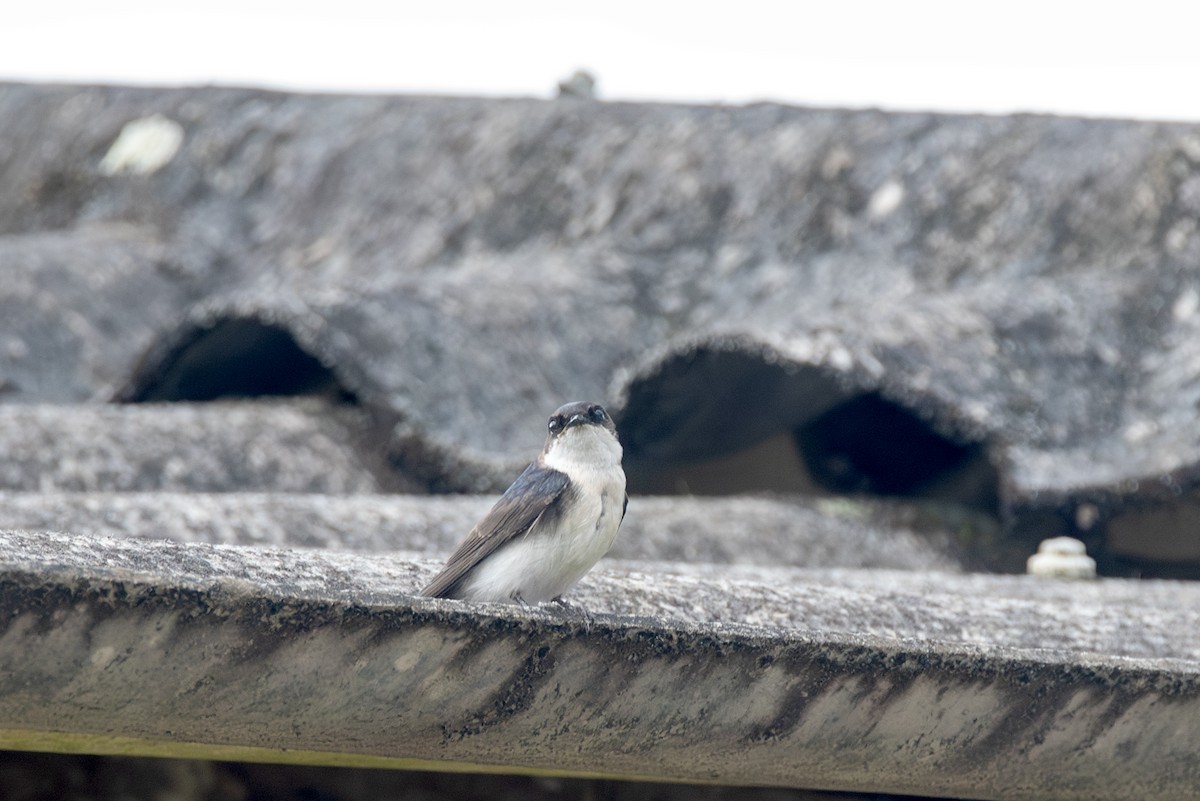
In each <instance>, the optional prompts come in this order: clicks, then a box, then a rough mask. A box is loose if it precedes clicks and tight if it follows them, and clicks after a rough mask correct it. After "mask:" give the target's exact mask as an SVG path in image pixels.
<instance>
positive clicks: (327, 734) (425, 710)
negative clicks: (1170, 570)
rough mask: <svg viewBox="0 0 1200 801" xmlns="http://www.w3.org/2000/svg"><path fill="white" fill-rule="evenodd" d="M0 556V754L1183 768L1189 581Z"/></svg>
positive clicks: (1147, 785) (871, 775)
mask: <svg viewBox="0 0 1200 801" xmlns="http://www.w3.org/2000/svg"><path fill="white" fill-rule="evenodd" d="M0 565H2V568H0V603H2V604H3V608H4V609H5V610H6V614H5V615H4V616H3V618H0V627H2V633H0V667H2V668H3V669H2V670H0V731H2V732H3V735H4V737H5V738H6V739H8V740H9V741H10V742H9V743H8V744H10V745H12V744H17V745H19V738H20V737H21V732H37V731H46V730H52V731H62V732H77V733H86V734H92V735H97V736H101V735H102V736H120V737H127V738H137V739H141V740H144V741H148V742H161V741H163V740H167V741H172V740H177V741H182V742H188V743H209V744H212V745H223V746H243V747H246V746H249V747H258V748H267V749H279V748H287V749H296V750H302V751H308V752H316V754H317V756H315V757H314V758H315V759H317V760H320V754H321V753H327V754H331V755H335V754H343V755H344V754H346V753H350V754H360V755H361V754H365V755H376V756H384V757H387V756H393V757H397V758H410V759H412V758H416V759H426V760H452V761H457V762H470V763H483V764H491V765H505V766H511V767H512V768H514V769H522V770H539V769H540V770H555V771H566V772H571V771H586V772H596V771H597V770H600V772H603V773H608V774H610V775H653V776H660V777H666V778H680V779H692V780H700V781H710V782H725V783H753V784H775V785H793V786H803V787H813V788H825V789H847V790H871V791H888V792H901V793H915V792H921V793H924V794H935V795H951V796H958V797H973V798H997V799H1025V798H1029V799H1032V798H1038V799H1056V798H1062V799H1083V798H1091V799H1109V798H1112V799H1116V798H1129V797H1138V798H1146V799H1167V798H1172V799H1173V798H1179V797H1184V796H1186V795H1187V793H1189V792H1190V791H1191V789H1193V788H1194V787H1195V786H1196V782H1197V781H1198V780H1200V763H1198V762H1197V760H1196V758H1195V756H1196V755H1195V742H1196V739H1197V736H1198V735H1200V730H1198V729H1197V727H1198V726H1200V639H1198V638H1197V635H1196V632H1197V631H1200V625H1198V624H1200V612H1197V611H1195V610H1197V609H1200V596H1198V595H1197V593H1198V592H1200V590H1197V588H1196V587H1195V586H1193V585H1187V584H1175V583H1170V582H1126V581H1119V580H1103V581H1098V582H1094V583H1090V584H1086V585H1083V584H1065V583H1060V582H1054V581H1045V580H1035V579H1032V578H1025V577H987V576H953V575H932V574H931V575H924V576H921V575H917V574H914V573H911V572H907V571H904V572H897V573H888V572H880V571H867V572H863V573H858V574H855V573H841V574H839V573H831V574H827V575H825V577H824V578H820V576H821V575H822V572H821V571H799V570H788V569H768V568H728V567H726V568H721V569H714V570H713V571H712V573H711V574H706V573H705V571H703V570H701V569H698V568H696V567H694V566H687V567H683V566H681V567H678V568H675V569H664V568H663V567H662V566H655V567H652V568H649V569H647V568H646V567H643V568H641V569H639V568H638V567H637V566H634V565H629V566H621V565H616V566H614V568H613V569H611V570H607V571H605V572H603V573H601V574H597V575H593V576H591V577H589V578H588V579H586V580H585V582H584V584H583V585H582V589H581V592H580V593H579V594H578V598H579V599H580V600H582V601H583V602H584V603H586V604H588V606H589V607H590V609H591V610H592V611H593V612H594V613H595V614H596V617H595V620H594V621H593V622H592V623H591V624H590V626H587V625H585V624H584V623H583V622H582V621H581V619H579V618H578V617H574V616H571V615H569V614H568V615H567V616H565V617H564V616H563V613H560V612H558V611H551V610H546V609H522V608H520V607H512V606H502V605H501V606H495V605H492V606H470V605H464V604H461V603H459V602H448V601H430V600H423V599H415V598H412V597H411V596H409V595H408V593H410V592H411V591H412V590H413V589H414V588H415V587H416V586H418V585H419V583H420V582H421V581H422V580H423V579H424V578H426V577H428V575H429V574H430V571H432V570H433V569H435V567H436V563H433V562H430V561H421V562H411V561H386V562H385V561H382V560H378V559H368V558H364V557H362V556H357V555H351V554H332V553H327V552H315V551H285V550H270V549H242V548H233V547H228V546H202V545H179V544H175V543H169V542H134V541H128V540H96V539H92V538H86V537H84V538H79V537H76V538H72V537H66V536H62V535H51V534H37V533H22V532H6V533H4V534H3V535H0ZM651 571H652V572H651ZM1193 596H1195V597H1193ZM281 721H286V722H287V725H280V722H281ZM328 758H334V757H333V756H330V757H328Z"/></svg>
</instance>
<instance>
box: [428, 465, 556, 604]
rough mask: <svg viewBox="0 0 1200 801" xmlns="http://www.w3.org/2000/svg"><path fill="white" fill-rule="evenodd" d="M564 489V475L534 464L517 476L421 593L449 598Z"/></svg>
mask: <svg viewBox="0 0 1200 801" xmlns="http://www.w3.org/2000/svg"><path fill="white" fill-rule="evenodd" d="M566 488H567V475H566V473H560V472H559V471H557V470H553V469H551V468H549V467H541V466H539V465H538V464H537V463H536V462H535V463H534V464H531V465H529V467H526V468H525V472H523V473H521V475H519V476H517V480H516V481H514V482H513V483H512V486H511V487H509V488H508V489H507V490H505V491H504V494H503V495H502V496H500V500H498V501H496V505H495V506H493V507H492V510H491V511H490V512H488V513H487V514H486V515H485V516H484V518H483V520H480V521H479V522H478V523H476V524H475V528H473V529H471V533H470V534H468V535H467V538H466V539H465V540H463V542H462V544H461V545H459V546H458V550H456V551H455V552H454V554H453V555H451V557H450V559H449V561H447V562H446V566H445V567H443V568H442V571H441V572H440V573H438V574H437V575H436V576H434V577H433V581H431V582H429V586H427V587H426V588H425V589H423V590H421V594H422V595H424V596H427V597H429V598H451V597H454V592H455V590H456V589H457V588H458V584H459V583H460V582H461V581H462V580H463V578H464V577H465V576H466V575H467V573H468V571H470V570H471V568H473V567H475V566H476V565H477V564H479V563H480V562H481V561H483V560H484V559H485V558H487V556H488V555H489V554H491V553H492V552H494V551H495V550H496V549H497V548H499V547H500V546H501V545H504V544H505V543H506V542H508V541H509V540H511V539H513V538H514V537H519V536H521V535H522V534H524V533H525V532H526V531H529V529H530V528H531V527H532V526H533V524H534V523H536V522H537V521H538V518H540V517H541V516H542V515H543V514H545V512H546V510H547V509H549V508H550V507H551V506H552V505H554V504H556V503H557V502H558V500H559V499H560V498H561V497H562V495H563V490H565V489H566Z"/></svg>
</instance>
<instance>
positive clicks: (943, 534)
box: [0, 491, 1027, 572]
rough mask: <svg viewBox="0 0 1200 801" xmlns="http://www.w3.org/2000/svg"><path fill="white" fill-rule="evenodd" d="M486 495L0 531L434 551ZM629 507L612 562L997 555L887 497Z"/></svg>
mask: <svg viewBox="0 0 1200 801" xmlns="http://www.w3.org/2000/svg"><path fill="white" fill-rule="evenodd" d="M494 502H495V497H494V496H453V495H443V496H433V497H429V496H412V495H379V494H366V493H359V494H354V495H342V496H338V495H323V494H316V493H311V494H287V493H260V492H231V493H194V492H91V493H77V492H47V493H29V492H3V491H0V529H3V528H19V529H30V530H60V531H70V532H75V533H79V534H100V535H107V536H123V537H142V538H149V539H169V540H175V541H177V542H204V543H213V544H216V543H223V544H229V545H274V546H290V547H302V548H328V549H333V550H349V551H366V552H371V553H381V552H388V551H424V552H426V553H429V554H431V555H438V556H441V555H445V554H448V553H449V552H450V551H452V550H453V549H454V548H455V547H456V546H457V545H458V543H459V542H460V541H461V540H462V538H463V537H464V536H466V534H467V532H468V531H470V530H471V527H472V526H473V525H474V524H475V523H476V522H478V521H479V520H480V519H481V518H482V517H483V515H484V514H485V513H486V512H487V510H488V509H489V508H490V507H491V505H492V503H494ZM629 509H630V512H629V513H628V514H627V515H626V518H625V521H624V522H623V523H622V525H621V531H620V534H619V536H618V537H617V541H616V543H615V545H614V546H613V550H612V552H611V553H610V556H612V557H615V558H619V559H643V560H667V561H682V562H708V563H716V564H749V565H776V566H778V565H794V566H799V567H803V566H807V567H860V568H868V567H881V568H898V569H910V570H939V571H949V572H954V571H958V570H961V569H962V567H963V565H964V564H970V563H971V560H972V559H975V560H977V561H982V560H983V559H984V558H985V557H988V558H993V562H994V561H995V559H994V557H995V555H996V549H995V548H994V547H992V546H993V545H994V542H995V539H996V538H997V536H998V531H997V529H996V527H995V526H994V524H993V525H992V527H991V530H990V532H989V531H988V530H987V523H988V521H987V520H986V518H982V519H976V520H974V521H970V520H968V521H964V523H963V525H964V526H965V525H969V524H970V523H971V522H974V523H975V524H976V526H977V527H978V528H979V529H980V530H981V532H982V533H980V534H979V536H978V539H979V540H981V541H982V544H981V545H977V546H972V545H970V544H969V543H968V544H964V542H963V540H962V538H961V536H960V533H961V532H960V530H959V529H950V528H941V529H938V528H935V527H933V526H930V525H927V524H921V523H920V522H919V521H914V520H905V519H898V517H897V516H896V515H895V514H894V513H893V508H892V507H890V506H889V505H887V504H871V503H867V502H861V503H850V502H848V501H843V500H839V499H832V498H830V499H825V500H816V501H814V500H812V499H805V498H793V499H784V498H765V497H764V498H749V497H742V498H730V499H715V498H670V497H667V498H644V497H634V498H632V499H631V500H630V505H629ZM1026 555H1027V554H1024V553H1022V554H1019V559H1020V560H1023V559H1024V558H1025V556H1026ZM1017 564H1018V566H1019V564H1020V561H1019V560H1018V562H1017Z"/></svg>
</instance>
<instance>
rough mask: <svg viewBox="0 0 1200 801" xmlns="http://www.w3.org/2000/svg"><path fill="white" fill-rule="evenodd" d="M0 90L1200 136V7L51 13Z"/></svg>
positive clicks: (439, 6)
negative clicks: (961, 117)
mask: <svg viewBox="0 0 1200 801" xmlns="http://www.w3.org/2000/svg"><path fill="white" fill-rule="evenodd" d="M5 6H7V7H4V8H2V9H0V80H33V81H76V82H120V83H149V84H180V83H186V84H195V83H218V84H237V85H255V86H267V87H277V88H288V89H311V90H336V91H346V90H348V91H384V92H416V93H433V94H471V95H479V94H482V95H523V96H550V95H551V94H552V93H553V91H554V87H555V85H556V84H557V82H558V80H559V79H561V78H565V77H566V76H568V75H569V74H570V73H572V72H573V71H574V70H575V69H577V68H580V67H582V68H586V69H588V70H590V71H592V72H593V73H594V74H595V75H596V76H597V78H598V80H599V94H600V96H601V97H602V98H605V99H638V100H644V99H658V100H681V101H698V102H712V101H718V102H733V103H741V102H748V101H756V100H775V101H780V102H786V103H793V104H808V105H834V106H852V107H860V106H881V107H884V108H893V109H934V110H945V111H985V112H1007V111H1045V112H1056V113H1065V114H1086V115H1096V116H1119V117H1148V118H1161V119H1188V120H1198V121H1200V3H1197V2H1194V0H1174V2H1164V1H1163V0H1148V2H1140V3H1128V2H1126V3H1121V4H1119V5H1116V4H1106V3H1099V2H1092V3H1084V2H1075V1H1074V0H1071V1H1070V2H1053V0H1041V2H1029V1H1028V0H1012V1H1011V2H1005V1H1004V0H992V1H991V2H969V0H960V1H959V2H945V1H942V0H892V1H891V2H878V1H875V0H868V1H866V2H838V0H826V2H821V3H813V2H791V3H787V2H775V3H769V2H762V1H761V0H727V2H724V3H720V4H707V3H703V2H691V3H682V2H674V0H671V1H670V2H657V3H656V2H653V0H642V2H640V3H635V2H625V1H624V0H612V1H609V2H606V1H605V0H591V1H590V2H589V1H588V0H584V1H583V2H575V3H571V2H563V0H559V2H519V1H518V0H512V1H511V2H502V1H501V2H485V1H484V0H449V1H448V2H437V0H426V1H425V2H422V3H419V4H418V3H414V4H411V8H410V5H409V4H406V3H402V2H391V3H383V2H367V1H366V0H325V2H320V3H316V2H305V1H304V0H299V1H296V2H278V1H277V0H262V1H261V2H255V1H254V0H242V1H241V2H233V1H231V0H206V1H205V2H201V3H186V4H185V3H178V2H172V0H107V2H98V1H97V0H61V1H60V2H55V0H40V2H12V3H8V4H5Z"/></svg>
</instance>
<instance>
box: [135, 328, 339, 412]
mask: <svg viewBox="0 0 1200 801" xmlns="http://www.w3.org/2000/svg"><path fill="white" fill-rule="evenodd" d="M318 394H331V395H338V396H345V394H346V393H345V392H344V390H342V388H341V387H340V386H339V385H338V382H337V380H336V379H335V377H334V375H333V372H332V371H331V370H329V368H327V367H325V366H324V365H322V364H321V362H320V361H318V360H317V359H316V357H314V356H313V355H312V354H310V353H307V352H306V351H305V350H304V349H303V348H301V347H300V346H299V344H297V342H296V340H295V338H293V337H292V335H291V334H290V333H288V332H287V331H286V330H284V329H283V328H280V327H279V326H275V325H269V324H266V323H263V322H261V321H259V320H253V319H227V320H221V321H219V322H217V323H216V324H215V325H213V326H211V327H209V328H204V329H197V330H195V331H194V332H193V333H192V335H191V336H189V337H186V338H185V339H184V341H182V342H180V343H178V344H177V345H176V346H175V347H174V348H171V349H170V350H169V351H168V352H167V353H165V354H162V355H156V354H154V353H150V354H148V355H147V357H146V359H145V360H144V361H143V364H142V366H141V367H140V368H139V370H138V374H137V375H136V376H135V378H134V380H133V382H132V384H131V386H130V387H129V389H128V390H127V391H126V392H124V393H122V396H121V398H120V399H121V400H126V401H131V402H135V403H136V402H149V401H211V400H216V399H218V398H237V397H243V398H244V397H257V396H262V395H318Z"/></svg>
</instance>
